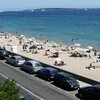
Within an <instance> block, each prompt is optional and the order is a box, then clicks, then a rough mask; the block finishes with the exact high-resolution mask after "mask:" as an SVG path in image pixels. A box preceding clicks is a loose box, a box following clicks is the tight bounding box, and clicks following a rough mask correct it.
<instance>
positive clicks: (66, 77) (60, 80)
mask: <svg viewBox="0 0 100 100" xmlns="http://www.w3.org/2000/svg"><path fill="white" fill-rule="evenodd" d="M54 83H55V84H58V85H59V86H61V87H62V88H64V89H78V88H79V86H80V85H79V83H78V81H77V80H76V79H75V78H74V77H73V76H72V75H70V74H68V73H65V72H59V73H57V74H56V75H55V77H54Z"/></svg>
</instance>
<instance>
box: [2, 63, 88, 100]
mask: <svg viewBox="0 0 100 100" xmlns="http://www.w3.org/2000/svg"><path fill="white" fill-rule="evenodd" d="M0 73H1V74H0V75H2V74H3V75H4V77H5V76H6V77H8V78H9V79H14V80H15V81H16V82H17V84H18V85H19V86H20V87H21V91H22V94H23V95H25V96H26V97H27V100H79V99H78V98H77V97H76V96H75V94H76V93H77V91H71V92H69V91H66V90H63V89H61V88H58V87H57V86H55V85H53V84H51V83H50V82H47V81H44V80H42V79H39V78H37V77H35V75H30V74H27V73H25V72H23V71H21V70H20V69H19V68H16V67H14V66H11V65H9V64H7V63H5V61H0ZM0 77H1V76H0ZM82 84H83V83H82ZM84 85H86V84H84Z"/></svg>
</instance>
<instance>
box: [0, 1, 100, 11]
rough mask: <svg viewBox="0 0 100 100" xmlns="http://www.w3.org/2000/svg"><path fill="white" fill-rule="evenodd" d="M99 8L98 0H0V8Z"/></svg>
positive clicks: (99, 2)
mask: <svg viewBox="0 0 100 100" xmlns="http://www.w3.org/2000/svg"><path fill="white" fill-rule="evenodd" d="M35 8H100V0H0V10H24V9H35Z"/></svg>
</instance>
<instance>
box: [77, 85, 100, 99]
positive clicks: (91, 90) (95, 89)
mask: <svg viewBox="0 0 100 100" xmlns="http://www.w3.org/2000/svg"><path fill="white" fill-rule="evenodd" d="M78 96H79V97H80V98H82V99H85V100H100V85H93V86H87V87H83V88H80V89H79V90H78Z"/></svg>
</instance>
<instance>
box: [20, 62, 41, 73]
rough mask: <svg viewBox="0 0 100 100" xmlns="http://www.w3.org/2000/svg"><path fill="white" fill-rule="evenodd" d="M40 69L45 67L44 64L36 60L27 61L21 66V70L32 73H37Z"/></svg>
mask: <svg viewBox="0 0 100 100" xmlns="http://www.w3.org/2000/svg"><path fill="white" fill-rule="evenodd" d="M40 69H43V67H42V65H41V64H40V63H39V62H37V61H34V60H28V61H26V62H25V63H24V64H23V65H22V67H21V70H24V71H26V72H28V73H30V74H32V73H36V72H37V71H38V70H40Z"/></svg>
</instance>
